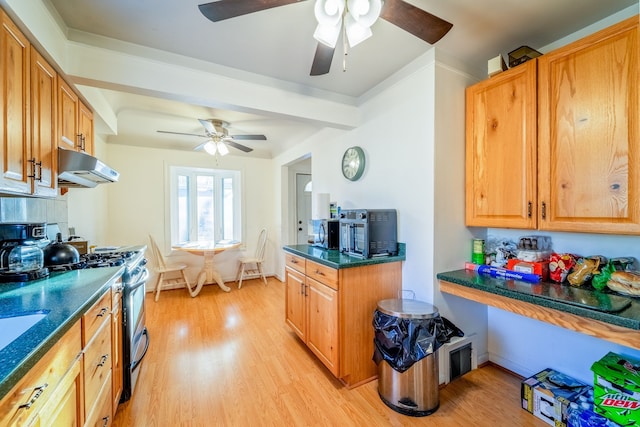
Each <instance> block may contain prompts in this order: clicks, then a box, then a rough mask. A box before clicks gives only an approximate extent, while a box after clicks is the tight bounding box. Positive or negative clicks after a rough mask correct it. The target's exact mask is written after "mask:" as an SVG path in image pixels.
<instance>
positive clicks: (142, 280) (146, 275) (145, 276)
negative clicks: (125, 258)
mask: <svg viewBox="0 0 640 427" xmlns="http://www.w3.org/2000/svg"><path fill="white" fill-rule="evenodd" d="M147 279H149V270H148V269H146V268H145V269H144V273H142V276H141V277H140V279H139V280H138V281H137V282H136V283H134V284H133V285H131V286H127V288H128V289H127V291H128V292H129V293H131V292H133V291H135V290H136V289H138V288H139V287H140V286H144V284H145V283H147Z"/></svg>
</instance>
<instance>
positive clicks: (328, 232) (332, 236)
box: [311, 219, 339, 249]
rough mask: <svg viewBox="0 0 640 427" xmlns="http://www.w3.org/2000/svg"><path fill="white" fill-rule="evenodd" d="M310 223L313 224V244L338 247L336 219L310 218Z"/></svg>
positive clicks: (320, 246)
mask: <svg viewBox="0 0 640 427" xmlns="http://www.w3.org/2000/svg"><path fill="white" fill-rule="evenodd" d="M311 224H312V226H313V244H312V245H313V246H317V247H319V248H324V249H338V247H339V234H338V226H339V224H338V220H335V219H334V220H331V219H312V220H311Z"/></svg>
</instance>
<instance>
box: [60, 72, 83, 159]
mask: <svg viewBox="0 0 640 427" xmlns="http://www.w3.org/2000/svg"><path fill="white" fill-rule="evenodd" d="M78 102H79V100H78V95H76V94H75V92H74V91H73V89H71V87H70V86H69V85H68V84H67V83H66V82H65V81H64V80H62V79H61V78H58V134H59V137H58V146H59V147H61V148H66V149H67V150H74V151H78V150H79V149H80V144H79V143H78V117H79V115H78Z"/></svg>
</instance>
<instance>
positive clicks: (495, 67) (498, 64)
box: [487, 55, 507, 77]
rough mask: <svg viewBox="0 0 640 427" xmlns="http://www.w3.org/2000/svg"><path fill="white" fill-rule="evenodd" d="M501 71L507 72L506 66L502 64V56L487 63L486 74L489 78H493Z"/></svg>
mask: <svg viewBox="0 0 640 427" xmlns="http://www.w3.org/2000/svg"><path fill="white" fill-rule="evenodd" d="M503 71H507V64H506V63H505V62H504V58H503V57H502V55H498V56H496V57H495V58H491V59H490V60H488V61H487V74H489V77H493V76H495V75H496V74H498V73H501V72H503Z"/></svg>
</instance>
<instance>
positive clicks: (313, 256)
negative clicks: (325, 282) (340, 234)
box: [283, 243, 406, 269]
mask: <svg viewBox="0 0 640 427" xmlns="http://www.w3.org/2000/svg"><path fill="white" fill-rule="evenodd" d="M283 249H284V250H285V251H287V252H290V253H292V254H295V255H299V256H301V257H303V258H306V259H310V260H311V261H315V262H317V263H318V264H323V265H326V266H327V267H331V268H335V269H341V268H351V267H362V266H365V265H375V264H384V263H387V262H398V261H404V260H405V259H406V243H398V255H397V256H381V257H373V258H359V257H354V256H349V255H345V254H343V253H342V252H340V251H339V250H336V249H322V248H318V247H315V246H312V245H288V246H284V247H283Z"/></svg>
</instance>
